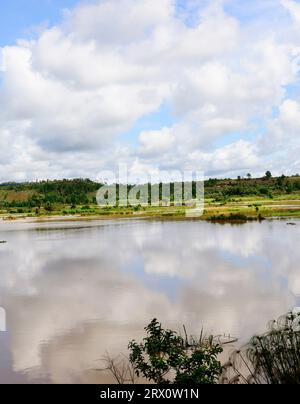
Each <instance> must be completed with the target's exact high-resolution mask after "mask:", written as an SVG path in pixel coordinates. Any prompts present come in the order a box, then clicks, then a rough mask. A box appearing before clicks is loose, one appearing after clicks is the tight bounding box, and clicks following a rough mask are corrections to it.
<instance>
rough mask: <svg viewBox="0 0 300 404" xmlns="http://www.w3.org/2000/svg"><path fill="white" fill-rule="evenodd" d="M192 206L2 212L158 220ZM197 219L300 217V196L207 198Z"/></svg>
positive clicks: (10, 216) (7, 216)
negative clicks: (233, 198) (225, 200)
mask: <svg viewBox="0 0 300 404" xmlns="http://www.w3.org/2000/svg"><path fill="white" fill-rule="evenodd" d="M190 209H191V208H188V207H184V206H168V207H163V206H159V207H151V206H147V207H143V206H138V207H134V208H132V207H127V208H119V207H112V208H110V207H107V208H101V207H99V206H97V205H92V206H77V207H76V208H74V207H73V208H72V209H70V208H68V206H65V205H62V206H56V207H54V208H53V210H52V211H51V212H48V211H45V210H43V209H39V210H36V209H34V210H27V211H26V210H22V211H21V210H20V209H19V210H17V211H13V210H10V211H0V220H1V221H15V220H18V221H20V220H22V221H24V220H25V221H32V220H34V221H42V222H43V221H81V220H106V219H112V218H113V219H118V218H134V219H136V218H154V219H155V218H157V219H172V218H173V219H182V220H185V219H188V218H189V217H188V215H187V213H190ZM191 218H192V219H196V220H207V221H220V222H222V221H229V222H234V221H238V222H244V221H253V220H264V219H268V218H300V198H299V199H282V198H280V197H278V198H276V199H275V198H274V199H272V200H270V199H268V198H265V199H263V198H261V199H257V198H249V197H248V198H239V199H235V200H231V201H230V202H226V203H218V202H215V201H212V200H206V201H205V207H204V212H203V214H202V215H201V216H199V217H191Z"/></svg>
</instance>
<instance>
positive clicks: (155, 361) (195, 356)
mask: <svg viewBox="0 0 300 404" xmlns="http://www.w3.org/2000/svg"><path fill="white" fill-rule="evenodd" d="M145 330H146V333H147V337H146V338H144V340H143V342H142V343H140V344H138V343H137V342H136V341H132V342H130V344H129V350H130V357H129V360H130V363H131V365H132V366H133V369H134V371H135V374H136V375H137V377H140V376H143V377H145V378H146V379H147V380H148V381H150V382H154V383H156V384H172V383H175V384H215V383H217V382H218V380H219V377H220V375H221V373H222V366H221V363H220V362H219V361H218V359H217V358H218V355H219V354H220V353H221V352H222V351H223V349H222V347H221V346H220V345H219V344H217V343H215V342H214V339H213V337H210V338H207V339H206V338H202V337H201V338H200V340H199V341H194V340H192V341H188V340H187V338H186V339H184V338H182V337H181V336H180V335H178V334H177V333H176V332H174V331H171V330H164V329H163V328H162V326H161V324H160V323H159V322H158V321H157V320H156V319H154V320H153V321H152V322H151V323H150V324H149V325H148V326H147V327H146V328H145Z"/></svg>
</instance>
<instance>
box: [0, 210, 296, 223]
mask: <svg viewBox="0 0 300 404" xmlns="http://www.w3.org/2000/svg"><path fill="white" fill-rule="evenodd" d="M221 216H223V215H221ZM119 219H123V220H127V221H128V220H139V219H141V220H160V221H162V220H166V221H173V220H176V221H188V222H191V221H205V222H209V223H216V224H218V223H219V224H222V223H223V224H226V223H229V224H230V223H233V224H234V223H236V224H243V223H251V222H260V223H261V222H263V221H266V220H268V221H270V220H286V221H293V220H297V221H298V220H299V219H300V216H299V214H296V215H292V214H291V215H287V216H282V215H278V214H277V215H276V214H275V212H274V215H269V216H267V217H262V218H259V217H255V216H249V217H245V218H237V219H235V218H234V216H233V218H231V217H230V215H228V216H226V215H224V217H208V216H207V215H202V216H200V217H188V216H186V215H176V214H174V215H172V214H165V215H163V214H162V215H159V214H158V215H153V214H152V215H151V214H147V213H141V214H128V215H122V214H119V215H118V214H111V215H45V216H39V217H30V216H10V217H6V216H3V217H0V226H1V224H4V223H6V224H7V223H24V224H25V223H52V222H66V223H67V222H83V221H90V222H93V221H109V220H119Z"/></svg>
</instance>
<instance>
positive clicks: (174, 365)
mask: <svg viewBox="0 0 300 404" xmlns="http://www.w3.org/2000/svg"><path fill="white" fill-rule="evenodd" d="M145 330H146V334H147V336H146V338H144V339H143V341H142V342H141V343H137V342H136V341H131V342H130V343H129V351H130V356H129V359H127V358H126V357H123V358H122V359H121V360H120V359H119V358H117V359H111V358H110V357H109V355H107V356H106V357H105V358H104V360H105V362H106V363H107V367H106V368H105V370H109V371H110V372H111V373H112V374H113V376H114V377H115V379H116V381H117V382H118V383H119V384H124V383H136V381H137V380H138V379H139V378H140V377H142V378H144V379H146V380H147V381H149V382H151V383H155V384H160V385H166V384H186V385H197V384H300V313H295V314H294V313H288V314H287V315H285V316H282V317H280V318H279V319H278V320H277V321H272V323H271V324H270V326H269V331H268V332H266V333H265V334H264V335H262V336H255V337H253V338H252V339H251V340H250V342H249V343H248V344H247V345H246V346H244V347H243V348H242V349H240V350H237V351H234V353H233V354H231V355H230V358H229V360H228V361H227V362H226V363H225V364H223V365H222V364H221V359H220V354H222V353H223V346H224V345H225V344H232V343H233V342H236V341H237V340H230V339H228V340H227V341H226V342H223V343H222V342H221V340H220V338H219V337H212V336H211V337H209V338H206V337H204V336H203V333H201V335H200V338H199V339H198V340H195V339H194V338H192V337H190V339H188V337H187V333H186V331H185V329H184V331H185V337H184V338H183V337H182V336H181V335H178V334H177V333H176V332H174V331H172V330H165V329H163V328H162V326H161V324H160V323H159V322H158V321H157V320H156V319H154V320H153V321H152V322H151V323H150V324H149V325H148V326H147V327H146V328H145ZM223 356H224V354H223Z"/></svg>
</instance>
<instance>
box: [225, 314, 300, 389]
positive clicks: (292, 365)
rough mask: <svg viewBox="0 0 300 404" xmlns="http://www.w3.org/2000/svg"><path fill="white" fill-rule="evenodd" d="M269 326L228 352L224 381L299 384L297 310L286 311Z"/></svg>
mask: <svg viewBox="0 0 300 404" xmlns="http://www.w3.org/2000/svg"><path fill="white" fill-rule="evenodd" d="M269 328H270V329H269V331H268V332H267V333H266V334H264V335H262V336H255V337H253V338H252V339H251V341H250V342H249V344H248V345H246V346H245V347H244V348H243V349H242V350H240V351H236V352H235V353H234V354H233V355H232V356H231V358H230V360H229V361H228V363H227V364H226V366H225V368H224V369H225V371H224V375H223V382H224V383H231V384H238V383H248V384H300V313H297V314H294V313H288V314H287V315H285V316H283V317H280V318H279V319H278V320H277V321H273V322H272V323H271V324H270V327H269Z"/></svg>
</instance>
